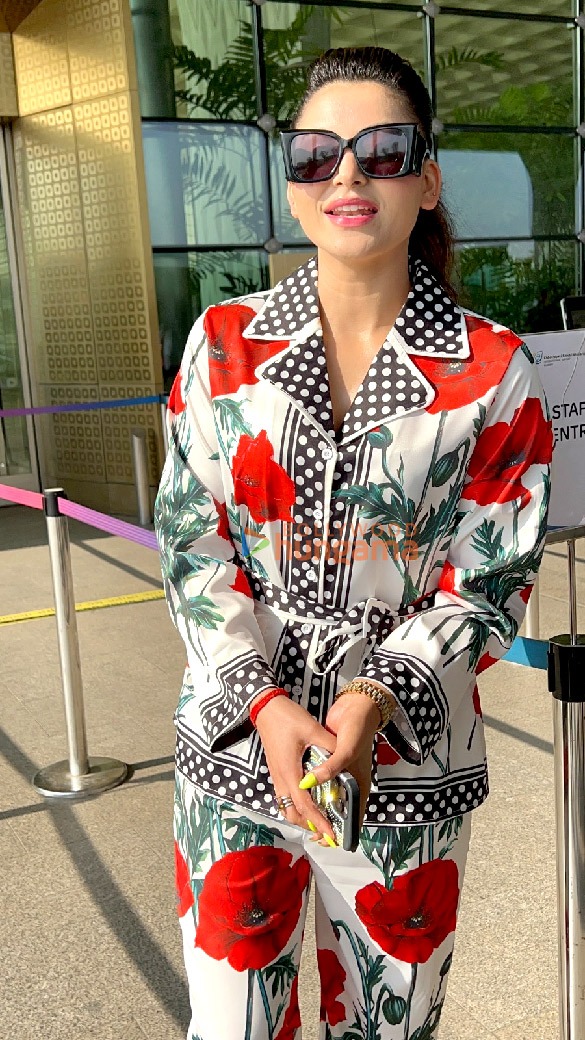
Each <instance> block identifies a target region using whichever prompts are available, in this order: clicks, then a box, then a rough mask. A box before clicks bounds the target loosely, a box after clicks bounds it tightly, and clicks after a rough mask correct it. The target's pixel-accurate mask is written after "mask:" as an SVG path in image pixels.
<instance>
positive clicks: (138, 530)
mask: <svg viewBox="0 0 585 1040" xmlns="http://www.w3.org/2000/svg"><path fill="white" fill-rule="evenodd" d="M59 512H60V513H63V514H64V515H65V516H70V517H71V518H72V519H73V520H80V521H81V523H83V524H89V526H90V527H97V528H98V529H99V530H100V531H106V532H107V533H108V534H113V535H117V536H118V538H127V539H128V540H129V541H130V542H137V544H138V545H144V546H146V548H147V549H158V544H157V540H156V535H155V533H154V531H145V530H144V529H143V528H142V527H135V526H134V524H129V523H127V522H126V521H125V520H116V518H115V517H113V516H108V515H107V514H106V513H98V512H97V510H95V509H89V508H88V506H80V505H78V503H77V502H70V501H69V499H68V498H60V499H59Z"/></svg>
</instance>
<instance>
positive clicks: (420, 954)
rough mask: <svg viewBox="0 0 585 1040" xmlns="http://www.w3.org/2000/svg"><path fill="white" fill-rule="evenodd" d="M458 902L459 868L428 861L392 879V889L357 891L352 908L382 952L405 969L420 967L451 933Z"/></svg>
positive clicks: (377, 885)
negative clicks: (401, 964) (403, 962)
mask: <svg viewBox="0 0 585 1040" xmlns="http://www.w3.org/2000/svg"><path fill="white" fill-rule="evenodd" d="M458 899H459V871H458V870H457V864H456V863H454V862H453V860H452V859H432V860H430V862H429V863H423V864H422V866H420V867H415V869H414V870H409V871H407V872H406V873H405V874H400V875H399V876H398V877H396V878H394V884H393V886H392V888H391V889H387V888H384V886H383V885H381V884H380V882H379V881H374V882H372V884H371V885H367V886H366V888H362V889H360V891H359V892H358V893H357V895H356V897H355V908H356V913H357V915H358V917H359V918H360V920H361V921H362V923H363V924H364V925H365V926H366V928H367V930H368V932H369V934H370V935H371V937H372V939H373V940H374V941H375V942H377V944H378V946H380V948H381V949H382V950H384V951H385V952H386V953H389V954H390V956H392V957H396V959H397V960H399V961H405V962H406V963H407V964H424V963H425V961H428V959H429V957H430V956H431V954H432V953H433V952H434V950H436V949H438V947H439V946H440V945H441V943H442V942H443V941H444V940H445V939H446V938H447V936H448V935H449V933H450V932H453V931H455V925H456V923H457V903H458Z"/></svg>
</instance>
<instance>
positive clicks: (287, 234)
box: [270, 136, 309, 246]
mask: <svg viewBox="0 0 585 1040" xmlns="http://www.w3.org/2000/svg"><path fill="white" fill-rule="evenodd" d="M270 180H271V184H272V212H273V219H274V234H275V236H276V238H277V239H278V240H279V242H283V243H286V244H289V245H292V244H293V243H294V244H295V245H296V244H298V245H300V246H305V245H307V244H308V241H309V240H308V239H307V238H305V235H304V232H303V229H302V227H301V225H300V224H299V222H298V220H295V219H294V217H291V214H290V208H289V205H288V201H287V197H286V177H285V176H284V163H283V161H282V148H281V147H280V140H279V138H278V137H277V136H276V137H273V138H271V141H270Z"/></svg>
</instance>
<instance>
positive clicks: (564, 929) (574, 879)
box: [548, 539, 585, 1040]
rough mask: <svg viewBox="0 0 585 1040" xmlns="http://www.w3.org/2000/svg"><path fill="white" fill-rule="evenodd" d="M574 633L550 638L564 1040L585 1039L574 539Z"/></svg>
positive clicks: (582, 652) (583, 713)
mask: <svg viewBox="0 0 585 1040" xmlns="http://www.w3.org/2000/svg"><path fill="white" fill-rule="evenodd" d="M567 559H568V567H569V615H570V634H569V635H560V636H555V637H554V638H553V639H551V641H550V644H549V651H548V686H549V690H550V691H551V693H552V695H553V698H554V700H553V730H554V769H555V804H556V831H557V894H558V922H559V923H558V951H559V1014H560V1026H561V1034H560V1035H561V1040H585V678H584V671H583V669H584V666H585V636H579V635H577V585H576V575H575V541H574V539H568V541H567Z"/></svg>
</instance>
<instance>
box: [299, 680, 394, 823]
mask: <svg viewBox="0 0 585 1040" xmlns="http://www.w3.org/2000/svg"><path fill="white" fill-rule="evenodd" d="M325 725H326V726H327V729H328V730H331V732H332V733H334V734H335V736H336V737H337V743H336V747H335V750H334V751H333V753H332V755H331V758H329V759H327V762H324V763H323V765H320V766H317V767H316V768H315V769H314V770H313V775H314V776H315V777H316V779H317V780H318V781H319V783H324V782H325V781H326V780H331V779H332V778H333V777H334V776H337V774H338V773H343V772H344V771H346V772H348V773H351V774H352V776H354V777H355V779H356V780H357V783H358V787H359V789H360V828H361V825H362V823H363V819H364V815H365V811H366V802H367V800H368V795H369V793H370V787H371V783H372V755H373V752H374V740H375V736H376V732H377V730H378V726H379V725H380V712H379V711H378V708H377V707H376V705H375V704H374V702H373V701H372V700H371V698H370V697H368V696H367V695H366V694H363V693H352V694H349V693H348V694H346V695H345V696H343V697H340V698H339V700H337V701H335V703H334V704H332V706H331V708H330V709H329V712H328V714H327V718H326V720H325ZM328 750H329V746H328Z"/></svg>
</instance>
